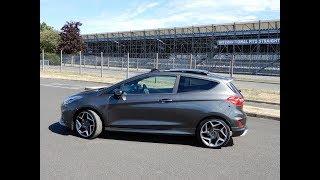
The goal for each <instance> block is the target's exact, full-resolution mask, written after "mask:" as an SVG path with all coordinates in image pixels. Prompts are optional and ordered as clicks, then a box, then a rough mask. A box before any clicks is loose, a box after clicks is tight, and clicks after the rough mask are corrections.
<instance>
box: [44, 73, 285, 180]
mask: <svg viewBox="0 0 320 180" xmlns="http://www.w3.org/2000/svg"><path fill="white" fill-rule="evenodd" d="M86 85H87V84H86V82H79V81H66V82H61V81H55V80H47V79H41V80H40V179H280V122H279V121H275V120H270V119H261V118H253V117H249V118H248V127H249V129H250V130H249V132H248V133H247V134H246V135H245V136H243V137H236V138H233V143H231V144H230V145H229V146H227V147H223V148H221V149H208V148H202V147H198V146H197V145H196V143H195V140H194V138H192V137H176V136H159V135H145V134H132V133H109V134H107V135H103V136H101V137H100V138H97V139H93V140H85V139H81V138H78V137H76V136H74V135H72V133H70V132H69V131H67V130H66V129H65V128H63V127H62V126H60V125H59V124H58V123H57V122H58V120H59V117H60V104H61V102H62V101H63V99H64V98H65V97H67V96H69V95H71V94H73V93H76V92H79V91H80V90H83V87H84V86H86ZM90 85H92V83H90Z"/></svg>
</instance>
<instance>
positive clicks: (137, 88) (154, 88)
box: [121, 76, 176, 94]
mask: <svg viewBox="0 0 320 180" xmlns="http://www.w3.org/2000/svg"><path fill="white" fill-rule="evenodd" d="M175 82H176V76H152V77H147V78H143V79H137V80H133V81H130V82H127V83H125V84H123V85H122V87H121V90H122V91H124V92H126V93H127V94H156V93H172V92H173V88H174V84H175Z"/></svg>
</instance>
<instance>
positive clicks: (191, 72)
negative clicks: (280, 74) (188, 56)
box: [150, 69, 233, 81]
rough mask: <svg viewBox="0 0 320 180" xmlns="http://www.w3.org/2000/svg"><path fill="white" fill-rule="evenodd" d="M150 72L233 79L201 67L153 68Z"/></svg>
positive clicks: (219, 79) (225, 79) (221, 79)
mask: <svg viewBox="0 0 320 180" xmlns="http://www.w3.org/2000/svg"><path fill="white" fill-rule="evenodd" d="M150 73H157V74H158V73H159V74H163V73H165V74H167V73H170V74H180V75H189V76H192V77H197V78H202V79H212V80H218V81H232V80H233V79H232V78H229V77H226V76H223V75H219V74H216V73H212V72H210V71H206V70H200V69H169V70H157V69H152V70H151V71H150Z"/></svg>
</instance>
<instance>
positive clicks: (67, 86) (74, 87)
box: [40, 83, 84, 89]
mask: <svg viewBox="0 0 320 180" xmlns="http://www.w3.org/2000/svg"><path fill="white" fill-rule="evenodd" d="M40 86H47V87H55V88H64V89H84V87H80V86H72V85H69V84H60V85H58V84H41V83H40Z"/></svg>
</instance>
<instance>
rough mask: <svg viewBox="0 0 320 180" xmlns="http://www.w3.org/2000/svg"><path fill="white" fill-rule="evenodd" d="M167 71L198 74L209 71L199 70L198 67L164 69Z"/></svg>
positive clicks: (204, 73)
mask: <svg viewBox="0 0 320 180" xmlns="http://www.w3.org/2000/svg"><path fill="white" fill-rule="evenodd" d="M166 71H168V72H182V73H191V74H200V75H208V74H210V72H209V71H206V70H200V69H169V70H166Z"/></svg>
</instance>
